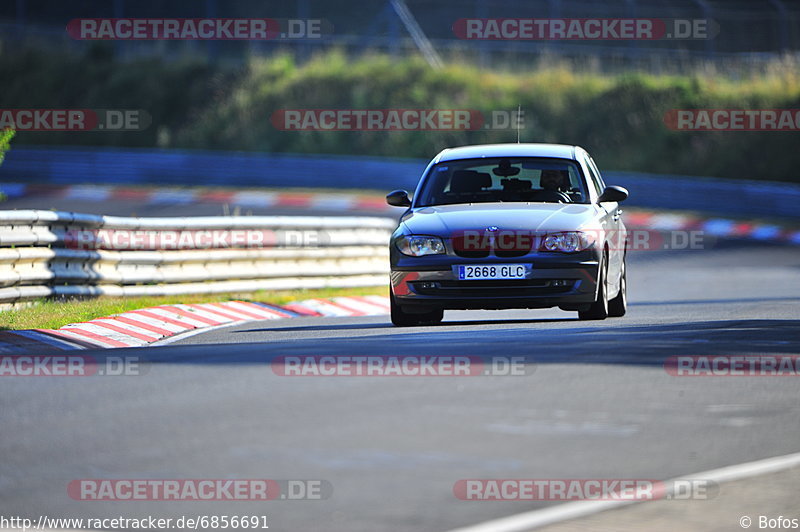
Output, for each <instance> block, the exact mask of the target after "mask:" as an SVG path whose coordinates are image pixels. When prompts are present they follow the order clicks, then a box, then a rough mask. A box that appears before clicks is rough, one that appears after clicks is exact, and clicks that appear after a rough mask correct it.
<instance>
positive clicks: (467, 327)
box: [0, 243, 800, 532]
mask: <svg viewBox="0 0 800 532" xmlns="http://www.w3.org/2000/svg"><path fill="white" fill-rule="evenodd" d="M629 261H630V262H629V297H630V301H631V306H630V308H629V312H628V315H627V316H626V317H624V318H618V319H610V320H606V321H603V322H579V321H577V319H575V313H566V312H561V311H558V310H555V311H525V312H522V311H501V312H491V313H482V312H448V313H446V314H445V323H444V324H443V325H441V326H436V327H422V328H412V329H397V328H393V327H392V326H391V325H390V324H389V320H388V317H384V316H381V317H368V318H300V319H294V320H282V321H272V322H256V323H248V324H245V325H240V326H237V327H231V328H223V329H218V330H215V331H211V332H207V333H204V334H199V335H196V336H192V337H189V338H186V339H184V340H180V341H178V342H176V343H175V344H172V345H170V346H165V347H156V348H147V349H127V350H114V351H113V355H114V356H121V355H134V356H140V357H142V358H143V359H144V360H146V361H147V362H146V363H145V364H144V365H143V366H144V368H145V370H146V371H145V372H144V374H143V375H141V376H128V377H81V378H66V377H60V378H59V377H44V378H7V379H5V380H3V381H2V392H1V393H0V398H1V399H0V400H1V401H2V405H3V407H2V410H1V411H0V412H1V413H0V427H2V429H1V430H2V437H1V438H0V456H2V460H3V467H2V471H3V474H2V476H0V513H2V514H3V515H23V516H27V517H31V518H34V519H35V518H37V517H38V516H39V515H40V514H45V515H48V516H54V517H84V518H85V517H114V516H119V515H122V516H128V517H144V516H146V515H157V516H163V517H180V516H181V515H189V516H198V515H224V514H227V515H266V516H267V522H268V524H269V526H270V530H286V531H317V530H319V531H322V530H324V531H348V532H371V531H420V530H425V531H437V530H438V531H446V530H449V529H451V528H454V527H457V526H464V525H468V524H472V523H478V522H481V521H485V520H487V519H491V518H496V517H501V516H505V515H511V514H513V513H517V512H521V511H526V510H530V509H534V508H537V507H544V506H547V505H552V504H558V503H556V502H539V503H536V502H534V503H531V502H476V501H462V500H458V499H457V498H456V497H455V496H454V495H453V485H454V483H455V482H456V481H457V480H459V479H468V478H645V479H667V478H673V477H678V476H680V475H684V474H689V473H692V472H698V471H704V470H708V469H712V468H715V467H720V466H724V465H729V464H735V463H740V462H745V461H750V460H755V459H758V458H765V457H770V456H776V455H781V454H786V453H790V452H796V451H798V450H800V405H798V402H797V390H798V386H797V380H796V379H792V378H770V377H695V378H685V377H674V376H671V375H669V374H668V373H667V372H666V371H665V369H664V367H663V362H664V359H665V358H666V357H668V356H671V355H686V354H691V355H711V354H714V355H738V354H776V355H777V354H789V355H791V354H794V355H797V354H800V353H799V352H798V346H800V282H798V279H800V252H799V251H798V249H797V248H792V247H783V246H767V245H758V244H744V243H735V244H732V243H727V244H724V243H718V245H717V246H716V247H714V248H713V249H707V250H703V251H683V252H639V253H634V254H632V255H631V256H630V258H629ZM106 353H109V352H106ZM95 354H96V355H97V356H100V357H102V356H106V355H103V354H102V353H99V352H98V353H95ZM291 354H303V355H309V354H315V355H327V354H333V355H402V354H416V355H420V354H432V355H442V354H458V355H476V356H490V355H504V356H524V357H526V361H527V363H528V368H529V373H530V374H528V375H526V376H513V377H512V376H493V377H486V376H477V377H424V378H421V377H419V378H411V377H407V378H400V377H397V378H392V377H284V376H278V375H277V374H276V373H275V372H274V371H273V370H272V368H271V366H270V365H269V362H270V360H272V359H273V358H274V357H277V356H282V355H291ZM82 478H136V479H148V478H149V479H152V478H173V479H174V478H268V479H324V480H327V481H329V482H330V483H331V485H332V486H333V493H332V496H331V497H330V498H328V499H326V500H301V501H290V500H275V501H268V502H179V503H175V502H163V501H154V502H127V501H121V502H96V501H77V500H73V499H71V498H70V497H69V496H68V495H67V489H66V487H67V485H68V483H69V482H70V481H71V480H74V479H82ZM734 517H735V516H731V518H732V521H731V526H730V527H728V528H727V529H731V530H733V529H735V528H738V525H736V522H735V520H733V518H734Z"/></svg>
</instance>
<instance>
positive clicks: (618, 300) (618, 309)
mask: <svg viewBox="0 0 800 532" xmlns="http://www.w3.org/2000/svg"><path fill="white" fill-rule="evenodd" d="M627 270H628V268H627V267H626V266H625V258H624V257H623V259H622V273H620V274H619V294H617V296H616V297H615V298H614V299H612V300H611V301H609V302H608V315H609V316H610V317H612V318H621V317H622V316H624V315H625V312H626V311H627V310H628V279H627V277H628V274H627Z"/></svg>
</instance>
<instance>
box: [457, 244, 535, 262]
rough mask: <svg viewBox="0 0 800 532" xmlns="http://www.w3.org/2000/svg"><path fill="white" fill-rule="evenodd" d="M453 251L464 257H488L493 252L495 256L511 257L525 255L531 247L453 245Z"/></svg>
mask: <svg viewBox="0 0 800 532" xmlns="http://www.w3.org/2000/svg"><path fill="white" fill-rule="evenodd" d="M453 251H454V252H455V254H456V255H458V256H459V257H461V258H464V259H483V258H486V257H488V256H489V255H490V254H492V253H493V254H494V256H495V257H500V258H505V259H507V258H512V257H524V256H525V255H527V254H529V253H530V252H531V248H530V247H527V248H524V247H519V246H515V247H514V249H490V248H480V249H459V248H458V247H455V249H453Z"/></svg>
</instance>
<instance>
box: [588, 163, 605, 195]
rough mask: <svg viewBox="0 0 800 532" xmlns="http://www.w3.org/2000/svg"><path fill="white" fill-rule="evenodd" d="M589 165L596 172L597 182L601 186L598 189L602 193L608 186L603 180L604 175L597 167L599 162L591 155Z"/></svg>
mask: <svg viewBox="0 0 800 532" xmlns="http://www.w3.org/2000/svg"><path fill="white" fill-rule="evenodd" d="M589 167H590V168H591V169H592V170H593V171H594V174H595V176H596V177H597V184H598V185H599V187H600V188H599V189H598V190H599V191H600V193H602V192H603V190H605V188H606V184H605V182H604V181H603V176H602V175H600V170H599V169H598V168H597V163H595V162H594V159H592V158H591V157H589Z"/></svg>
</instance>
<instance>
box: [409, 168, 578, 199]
mask: <svg viewBox="0 0 800 532" xmlns="http://www.w3.org/2000/svg"><path fill="white" fill-rule="evenodd" d="M588 198H589V195H588V194H587V192H586V184H585V182H584V179H583V176H582V174H581V171H580V169H579V167H578V165H577V163H576V162H575V161H572V160H568V159H552V158H541V157H497V158H491V159H489V158H482V159H464V160H455V161H446V162H442V163H439V164H437V165H435V166H433V167H432V168H431V169H430V171H429V172H428V174H427V175H426V176H425V179H424V181H423V184H422V188H421V189H420V192H419V194H418V198H416V200H415V203H414V204H415V206H417V207H429V206H432V205H450V204H456V203H493V202H545V203H588Z"/></svg>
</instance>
